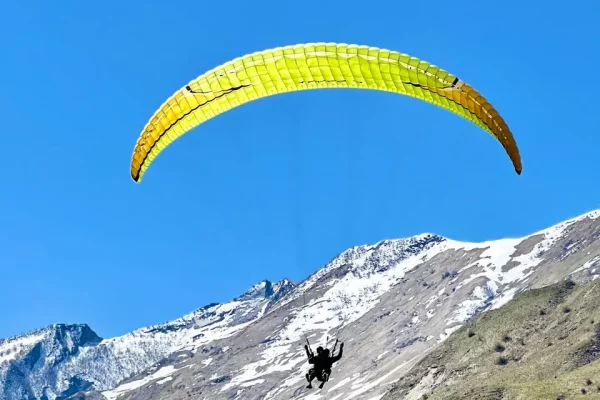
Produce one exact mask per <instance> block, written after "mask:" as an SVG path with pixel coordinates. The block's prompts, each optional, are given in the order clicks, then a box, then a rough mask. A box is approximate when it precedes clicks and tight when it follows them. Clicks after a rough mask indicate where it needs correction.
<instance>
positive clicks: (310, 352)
mask: <svg viewBox="0 0 600 400" xmlns="http://www.w3.org/2000/svg"><path fill="white" fill-rule="evenodd" d="M304 350H306V357H308V359H309V360H310V359H311V358H312V356H313V355H312V351H310V349H309V348H308V345H307V344H305V345H304Z"/></svg>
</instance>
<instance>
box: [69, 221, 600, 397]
mask: <svg viewBox="0 0 600 400" xmlns="http://www.w3.org/2000/svg"><path fill="white" fill-rule="evenodd" d="M599 238H600V211H594V212H591V213H588V214H585V215H583V216H580V217H578V218H574V219H571V220H568V221H565V222H563V223H560V224H558V225H555V226H553V227H550V228H548V229H545V230H542V231H540V232H536V233H533V234H531V235H528V236H526V237H522V238H514V239H502V240H494V241H489V242H484V243H467V242H459V241H455V240H451V239H448V238H444V237H440V236H437V235H434V234H423V235H418V236H415V237H412V238H407V239H398V240H385V241H382V242H380V243H377V244H375V245H366V246H358V247H353V248H351V249H349V250H347V251H345V252H343V253H342V254H340V255H339V256H337V257H336V258H335V259H333V260H332V261H331V262H330V263H329V264H327V265H326V266H325V267H324V268H322V269H320V270H318V271H317V272H316V273H314V274H313V275H311V276H310V277H308V278H307V279H306V280H305V281H304V282H302V283H301V284H299V285H298V286H297V287H296V288H295V289H294V290H292V291H291V292H289V293H288V294H287V295H286V296H284V297H283V298H282V299H281V300H280V301H279V302H278V303H277V304H276V305H275V306H274V307H273V308H271V310H270V311H269V312H267V313H265V314H264V315H263V316H262V317H261V318H260V319H258V320H256V321H255V322H254V323H252V324H249V325H247V326H245V327H244V328H243V329H242V330H240V331H238V332H237V333H236V334H234V335H232V336H230V337H228V338H225V339H222V340H215V341H213V342H211V343H210V346H209V347H208V346H207V347H202V348H200V350H201V351H196V352H194V353H193V354H192V353H190V352H186V351H183V352H176V353H174V354H173V355H172V356H171V357H170V358H169V359H167V360H163V361H162V362H160V363H157V364H156V365H154V366H152V367H151V368H150V369H148V370H146V371H144V372H143V373H142V374H139V375H138V376H136V377H133V378H131V379H128V380H127V381H125V382H122V383H121V384H119V385H118V386H117V387H115V388H113V389H111V390H107V391H102V392H93V391H88V392H87V393H84V394H79V395H77V396H74V397H73V398H77V399H79V398H89V399H102V398H104V399H109V400H117V399H118V400H126V399H136V400H137V399H143V400H151V399H188V398H192V399H211V400H213V399H214V400H218V399H231V400H233V399H238V400H242V399H243V400H252V399H265V400H269V399H307V400H308V399H310V400H316V399H330V400H341V399H348V400H359V399H364V400H378V399H380V398H381V397H382V396H384V395H385V393H386V392H387V391H388V390H389V387H390V384H391V383H393V382H394V381H396V380H397V379H399V378H400V377H401V376H402V375H403V374H405V373H406V372H407V371H408V370H410V368H411V367H412V366H413V365H415V363H417V362H418V361H419V360H420V359H422V357H424V356H425V355H426V354H428V352H429V351H430V350H431V349H433V348H435V347H437V346H438V345H439V344H441V343H443V342H444V341H445V340H446V339H447V338H448V337H449V336H450V335H452V333H453V332H455V331H456V330H458V329H460V327H461V326H463V325H464V324H465V323H466V322H467V321H468V320H469V319H471V318H473V317H474V316H476V315H478V314H479V313H481V312H485V311H486V310H490V309H493V308H498V307H501V306H502V305H504V304H506V303H507V302H508V301H510V300H511V299H512V298H513V297H514V296H515V295H516V294H517V293H520V292H522V291H524V290H527V289H529V288H533V287H540V286H545V285H548V284H552V283H554V282H557V281H560V280H562V279H565V278H567V277H570V278H572V279H574V280H575V281H577V280H579V281H589V280H593V279H595V278H596V277H597V276H598V275H600V268H599V267H600V240H598V239H599ZM336 337H338V338H339V339H340V340H343V341H344V342H345V343H346V346H345V353H344V356H343V358H342V361H341V362H340V363H339V364H337V365H336V366H335V367H334V370H333V375H332V377H331V380H330V382H329V383H328V384H327V385H326V386H325V388H324V389H323V390H318V389H312V390H310V389H307V388H306V387H305V385H306V381H305V379H304V374H305V373H306V370H307V368H308V364H307V362H306V356H305V354H304V349H303V344H304V343H305V338H308V339H309V340H310V342H311V344H312V345H313V346H316V345H324V344H326V343H327V341H328V340H329V346H332V345H333V338H336Z"/></svg>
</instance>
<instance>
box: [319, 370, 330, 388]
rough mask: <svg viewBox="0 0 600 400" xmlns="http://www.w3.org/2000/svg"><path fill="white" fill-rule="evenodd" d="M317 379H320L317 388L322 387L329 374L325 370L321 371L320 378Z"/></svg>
mask: <svg viewBox="0 0 600 400" xmlns="http://www.w3.org/2000/svg"><path fill="white" fill-rule="evenodd" d="M319 380H320V381H321V384H320V385H319V389H323V386H324V385H325V382H327V381H328V380H329V374H328V373H327V372H325V371H323V375H322V378H321V379H319Z"/></svg>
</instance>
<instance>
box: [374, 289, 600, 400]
mask: <svg viewBox="0 0 600 400" xmlns="http://www.w3.org/2000/svg"><path fill="white" fill-rule="evenodd" d="M501 358H502V360H503V362H499V360H501ZM423 378H425V379H423ZM582 389H583V390H585V392H586V393H585V394H584V393H583V392H582ZM423 394H425V396H423ZM425 398H427V399H428V400H441V399H444V400H450V399H472V400H483V399H519V400H521V399H523V400H537V399H544V400H546V399H551V400H554V399H565V400H566V399H579V398H581V399H600V281H595V282H592V283H590V284H586V285H583V286H579V285H575V284H573V283H572V282H561V283H558V284H555V285H552V286H548V287H545V288H542V289H536V290H530V291H528V292H525V293H523V294H522V295H520V296H517V297H516V298H515V299H513V300H512V301H511V302H509V303H508V304H506V305H505V306H504V307H502V308H500V309H498V310H493V311H488V312H485V313H483V314H481V315H479V316H478V317H477V318H475V319H474V320H473V321H472V322H471V323H470V324H468V325H466V326H464V327H463V328H461V329H460V330H459V331H457V332H456V333H455V335H453V336H452V337H451V338H449V339H448V340H447V341H446V342H444V343H442V344H441V345H440V346H439V347H438V348H436V349H435V350H432V352H431V353H430V354H429V355H427V356H426V357H425V358H424V359H423V360H422V361H421V362H420V363H419V364H418V365H416V366H415V367H414V368H413V369H412V371H411V372H410V373H409V374H408V375H406V376H405V377H403V378H402V379H401V380H400V381H399V382H398V383H397V385H396V386H395V387H394V388H393V389H392V390H391V391H390V392H389V393H388V394H387V395H386V396H385V397H384V400H392V399H403V400H411V399H412V400H416V399H425Z"/></svg>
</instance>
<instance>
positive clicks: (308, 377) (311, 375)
mask: <svg viewBox="0 0 600 400" xmlns="http://www.w3.org/2000/svg"><path fill="white" fill-rule="evenodd" d="M313 379H315V370H314V368H311V369H309V370H308V373H307V374H306V380H307V381H308V386H306V388H307V389H312V380H313Z"/></svg>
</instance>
